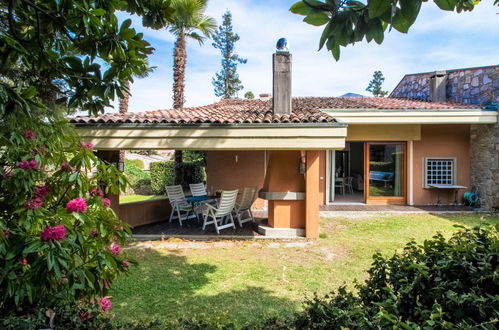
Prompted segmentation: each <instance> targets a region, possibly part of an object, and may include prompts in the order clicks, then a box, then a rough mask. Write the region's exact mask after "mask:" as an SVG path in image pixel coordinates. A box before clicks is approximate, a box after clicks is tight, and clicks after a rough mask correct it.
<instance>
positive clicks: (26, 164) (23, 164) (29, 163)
mask: <svg viewBox="0 0 499 330" xmlns="http://www.w3.org/2000/svg"><path fill="white" fill-rule="evenodd" d="M19 167H20V168H22V169H23V170H36V169H38V162H37V161H36V160H35V159H31V160H22V161H20V162H19Z"/></svg>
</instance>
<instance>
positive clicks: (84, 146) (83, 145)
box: [80, 142, 94, 150]
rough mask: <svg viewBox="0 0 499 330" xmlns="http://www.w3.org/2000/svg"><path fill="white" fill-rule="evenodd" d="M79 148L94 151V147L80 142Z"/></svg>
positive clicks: (88, 143)
mask: <svg viewBox="0 0 499 330" xmlns="http://www.w3.org/2000/svg"><path fill="white" fill-rule="evenodd" d="M80 146H81V147H82V148H83V149H87V150H94V145H93V144H92V143H90V142H82V143H81V144H80Z"/></svg>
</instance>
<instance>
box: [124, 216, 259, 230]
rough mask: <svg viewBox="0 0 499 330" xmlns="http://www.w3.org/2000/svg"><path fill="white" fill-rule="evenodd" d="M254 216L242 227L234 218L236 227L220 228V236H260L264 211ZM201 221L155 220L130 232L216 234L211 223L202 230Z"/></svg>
mask: <svg viewBox="0 0 499 330" xmlns="http://www.w3.org/2000/svg"><path fill="white" fill-rule="evenodd" d="M253 214H254V216H255V222H254V223H251V222H246V223H243V226H242V227H239V224H238V223H237V220H236V219H234V221H235V224H236V229H232V228H226V229H223V230H220V236H262V235H260V234H259V233H258V225H259V224H260V223H262V222H266V221H267V219H266V212H265V211H263V212H262V211H255V212H253ZM202 226H203V222H202V221H201V220H196V219H189V220H187V221H183V222H182V226H180V225H179V223H178V221H177V220H174V221H172V222H171V223H169V222H168V221H162V222H157V223H153V224H149V225H143V226H139V227H135V228H133V230H132V232H133V234H134V235H160V236H161V235H162V236H187V235H189V236H213V235H215V236H216V235H217V232H216V231H215V227H214V226H213V225H208V226H207V227H206V230H202Z"/></svg>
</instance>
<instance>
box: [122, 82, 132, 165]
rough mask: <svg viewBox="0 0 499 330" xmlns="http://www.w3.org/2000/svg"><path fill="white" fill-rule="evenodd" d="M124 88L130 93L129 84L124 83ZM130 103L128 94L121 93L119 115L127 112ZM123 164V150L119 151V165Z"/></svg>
mask: <svg viewBox="0 0 499 330" xmlns="http://www.w3.org/2000/svg"><path fill="white" fill-rule="evenodd" d="M126 88H127V89H128V90H129V91H130V82H127V83H126ZM129 101H130V93H129V92H123V97H122V98H121V99H120V113H127V112H128V102H129ZM124 162H125V150H120V163H124Z"/></svg>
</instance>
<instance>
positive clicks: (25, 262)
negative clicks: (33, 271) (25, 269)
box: [21, 258, 28, 266]
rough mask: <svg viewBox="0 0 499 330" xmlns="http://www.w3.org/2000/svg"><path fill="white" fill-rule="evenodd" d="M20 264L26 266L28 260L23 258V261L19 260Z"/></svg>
mask: <svg viewBox="0 0 499 330" xmlns="http://www.w3.org/2000/svg"><path fill="white" fill-rule="evenodd" d="M21 263H22V264H23V265H24V266H26V265H27V264H28V260H26V258H23V260H21Z"/></svg>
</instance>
